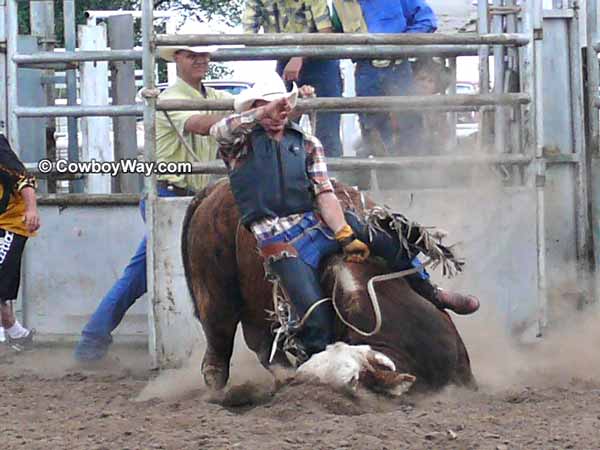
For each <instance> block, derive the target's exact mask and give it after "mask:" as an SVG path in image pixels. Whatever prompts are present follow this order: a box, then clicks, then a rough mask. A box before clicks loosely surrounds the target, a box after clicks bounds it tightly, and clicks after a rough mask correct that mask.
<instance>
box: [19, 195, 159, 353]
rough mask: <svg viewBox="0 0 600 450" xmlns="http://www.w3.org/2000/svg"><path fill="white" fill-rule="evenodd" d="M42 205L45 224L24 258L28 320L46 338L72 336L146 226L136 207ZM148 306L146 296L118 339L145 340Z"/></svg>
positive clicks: (118, 272) (120, 329) (130, 313)
mask: <svg viewBox="0 0 600 450" xmlns="http://www.w3.org/2000/svg"><path fill="white" fill-rule="evenodd" d="M39 209H40V215H41V217H42V228H41V229H40V231H39V234H38V236H36V237H34V238H31V239H29V240H28V242H27V246H26V248H25V255H24V261H23V285H22V297H23V308H24V310H23V314H24V318H25V322H26V324H27V325H28V326H31V327H34V328H36V329H37V331H38V333H40V335H41V339H42V340H43V339H49V340H55V339H68V340H72V339H74V338H76V337H77V336H79V334H80V333H81V329H82V328H83V326H84V325H85V323H86V322H87V320H88V318H89V316H90V315H91V314H92V313H93V312H94V310H95V308H96V306H97V305H98V303H99V302H100V299H101V298H102V297H103V296H104V294H106V292H108V290H109V289H110V288H111V286H112V285H113V283H114V282H115V281H116V280H117V279H118V278H119V277H120V276H121V273H122V272H123V269H124V268H125V266H126V265H127V263H128V262H129V259H130V258H131V256H133V254H134V252H135V250H136V248H137V246H138V245H139V243H140V240H141V239H142V236H143V234H144V225H143V222H142V220H141V218H140V214H139V210H138V208H137V206H135V205H129V206H122V205H121V206H69V207H66V208H63V207H59V206H45V205H41V206H40V207H39ZM147 309H148V306H147V299H146V296H144V297H142V298H141V299H140V300H138V302H137V303H136V304H135V305H134V306H133V307H132V308H131V309H130V310H129V311H128V312H127V314H126V316H125V320H124V321H123V322H122V324H121V325H120V326H119V327H118V328H117V331H116V339H117V340H120V339H121V340H123V339H126V340H132V339H135V340H142V341H144V342H145V341H146V335H147V332H148V331H147V318H146V317H147V314H146V312H147Z"/></svg>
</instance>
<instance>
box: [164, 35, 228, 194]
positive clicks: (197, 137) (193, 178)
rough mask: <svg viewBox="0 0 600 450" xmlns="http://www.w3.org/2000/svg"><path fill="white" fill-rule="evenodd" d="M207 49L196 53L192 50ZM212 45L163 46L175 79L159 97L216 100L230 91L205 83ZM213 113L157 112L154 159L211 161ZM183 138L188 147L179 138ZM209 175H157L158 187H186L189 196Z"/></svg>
mask: <svg viewBox="0 0 600 450" xmlns="http://www.w3.org/2000/svg"><path fill="white" fill-rule="evenodd" d="M194 49H198V50H200V51H203V52H204V51H206V52H205V53H197V52H194V51H191V50H194ZM213 50H214V48H213V47H162V48H160V49H159V55H160V57H161V58H163V59H165V60H166V61H169V62H175V63H176V66H177V81H175V83H174V84H173V85H172V86H169V87H168V88H167V89H165V90H164V91H163V92H162V93H161V94H160V97H159V98H160V99H161V100H202V99H206V100H216V99H223V98H229V97H231V94H229V93H227V92H224V91H218V90H216V89H213V88H210V87H207V86H204V85H203V84H202V80H203V79H204V76H205V75H206V72H207V70H208V62H209V60H210V53H208V52H210V51H213ZM220 117H223V115H219V116H218V117H217V116H216V115H215V113H214V112H211V111H203V112H202V113H198V111H158V112H157V113H156V159H157V160H158V161H166V162H175V161H190V162H195V161H210V160H212V159H216V157H217V146H216V143H215V140H214V139H213V138H212V137H210V136H208V130H209V128H210V125H212V123H214V122H215V121H218V118H220ZM180 136H181V137H182V138H183V139H185V142H186V143H187V146H186V145H185V144H183V143H182V142H181V140H180ZM209 177H210V175H160V176H158V177H157V179H158V180H159V187H167V188H169V189H171V190H177V188H179V189H187V190H189V191H190V193H189V194H190V195H193V192H198V191H200V190H202V189H203V188H204V187H205V186H206V185H207V184H208V181H209Z"/></svg>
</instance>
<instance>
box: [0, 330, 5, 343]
mask: <svg viewBox="0 0 600 450" xmlns="http://www.w3.org/2000/svg"><path fill="white" fill-rule="evenodd" d="M0 342H6V335H5V334H4V328H3V327H0Z"/></svg>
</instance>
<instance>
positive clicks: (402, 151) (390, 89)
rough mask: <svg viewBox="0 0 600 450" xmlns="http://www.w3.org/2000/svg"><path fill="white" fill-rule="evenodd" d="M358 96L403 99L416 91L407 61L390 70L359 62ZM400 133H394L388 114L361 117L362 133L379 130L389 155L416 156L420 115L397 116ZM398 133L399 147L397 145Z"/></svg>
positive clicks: (366, 62) (397, 114)
mask: <svg viewBox="0 0 600 450" xmlns="http://www.w3.org/2000/svg"><path fill="white" fill-rule="evenodd" d="M355 77H356V95H357V96H359V97H374V96H383V97H388V96H403V95H410V94H411V93H412V91H413V74H412V68H411V65H410V63H409V62H408V61H404V62H402V63H401V64H392V65H390V66H389V67H385V68H377V67H373V65H372V64H371V62H370V61H368V60H360V61H357V63H356V76H355ZM395 116H396V118H397V127H398V129H397V130H394V128H393V126H392V121H391V115H390V113H389V112H381V113H379V112H378V113H361V114H359V117H360V121H361V125H362V128H363V131H367V130H378V131H379V133H380V135H381V138H382V139H383V142H384V143H385V144H386V146H387V148H388V151H389V152H390V155H389V156H407V155H411V153H412V154H413V155H414V152H415V151H416V149H418V148H419V141H420V135H421V129H422V121H421V116H420V115H419V114H417V113H415V112H402V113H395ZM394 134H397V146H396V145H394V137H395V136H394Z"/></svg>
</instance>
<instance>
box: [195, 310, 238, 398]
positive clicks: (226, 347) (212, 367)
mask: <svg viewBox="0 0 600 450" xmlns="http://www.w3.org/2000/svg"><path fill="white" fill-rule="evenodd" d="M237 322H238V321H237V320H227V323H223V322H221V323H217V324H215V326H208V327H207V326H203V328H204V334H205V336H206V352H205V353H204V358H203V359H202V375H203V377H204V382H205V383H206V385H207V386H208V387H209V388H211V389H214V390H221V389H223V388H224V387H225V385H226V384H227V381H228V380H229V364H230V361H231V355H232V353H233V342H234V338H235V330H236V328H237ZM203 325H204V324H203Z"/></svg>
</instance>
